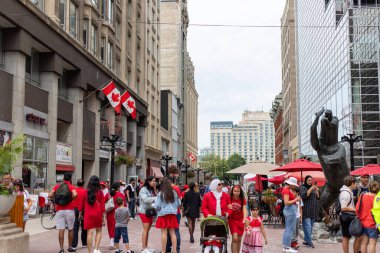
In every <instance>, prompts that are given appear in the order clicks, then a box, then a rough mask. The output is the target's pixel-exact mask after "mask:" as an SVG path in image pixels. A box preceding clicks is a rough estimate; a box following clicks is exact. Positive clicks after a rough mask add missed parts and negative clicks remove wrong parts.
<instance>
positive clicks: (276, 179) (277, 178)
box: [268, 174, 287, 184]
mask: <svg viewBox="0 0 380 253" xmlns="http://www.w3.org/2000/svg"><path fill="white" fill-rule="evenodd" d="M286 178H287V174H283V175H278V176H274V177H272V178H269V179H268V182H270V183H272V184H282V183H283V182H284V180H285V179H286Z"/></svg>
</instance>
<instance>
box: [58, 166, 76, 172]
mask: <svg viewBox="0 0 380 253" xmlns="http://www.w3.org/2000/svg"><path fill="white" fill-rule="evenodd" d="M56 170H58V171H68V172H74V171H75V167H74V166H73V165H61V164H57V166H56Z"/></svg>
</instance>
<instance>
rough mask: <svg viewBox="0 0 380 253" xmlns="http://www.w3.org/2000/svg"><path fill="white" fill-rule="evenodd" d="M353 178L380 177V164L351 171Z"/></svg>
mask: <svg viewBox="0 0 380 253" xmlns="http://www.w3.org/2000/svg"><path fill="white" fill-rule="evenodd" d="M351 175H352V176H363V175H380V164H368V165H366V166H364V167H361V168H359V169H356V170H354V171H351Z"/></svg>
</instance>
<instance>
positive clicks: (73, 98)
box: [68, 88, 83, 181]
mask: <svg viewBox="0 0 380 253" xmlns="http://www.w3.org/2000/svg"><path fill="white" fill-rule="evenodd" d="M68 97H69V101H70V102H71V103H72V104H73V124H72V125H71V127H70V131H69V134H68V140H71V141H70V142H71V143H72V144H73V165H74V166H75V173H74V177H73V181H76V180H77V179H79V178H82V177H83V175H82V152H83V151H82V146H83V144H82V141H83V103H79V101H80V100H81V99H83V90H81V89H79V88H70V89H69V90H68Z"/></svg>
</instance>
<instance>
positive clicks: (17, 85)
mask: <svg viewBox="0 0 380 253" xmlns="http://www.w3.org/2000/svg"><path fill="white" fill-rule="evenodd" d="M4 58H5V59H4V60H5V71H7V72H8V73H11V74H12V75H13V88H12V124H13V134H14V135H19V134H23V133H24V103H25V62H26V57H25V55H24V54H22V53H20V52H13V51H7V52H5V54H4ZM14 176H15V177H16V178H22V158H20V159H19V160H18V161H17V162H16V164H15V167H14Z"/></svg>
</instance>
